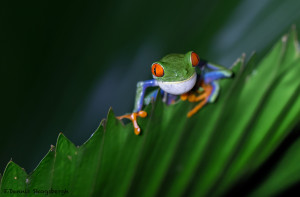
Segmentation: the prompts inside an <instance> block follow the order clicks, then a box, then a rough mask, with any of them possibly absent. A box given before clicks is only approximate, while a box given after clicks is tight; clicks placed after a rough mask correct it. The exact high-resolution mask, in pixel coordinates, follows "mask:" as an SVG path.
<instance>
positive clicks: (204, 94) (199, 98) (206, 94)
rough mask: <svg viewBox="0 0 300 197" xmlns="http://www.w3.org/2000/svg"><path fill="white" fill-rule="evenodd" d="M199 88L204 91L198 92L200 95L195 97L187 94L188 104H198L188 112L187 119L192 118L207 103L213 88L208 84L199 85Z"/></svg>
mask: <svg viewBox="0 0 300 197" xmlns="http://www.w3.org/2000/svg"><path fill="white" fill-rule="evenodd" d="M201 87H202V88H203V89H204V91H202V92H199V91H198V93H200V95H198V96H196V95H195V94H189V95H188V96H187V99H188V101H189V102H199V101H200V103H199V104H198V105H196V106H195V107H194V108H193V109H192V110H191V111H189V112H188V114H187V117H188V118H189V117H191V116H193V115H194V114H195V113H197V112H198V111H199V110H200V109H201V108H202V107H203V106H204V105H205V104H206V103H207V102H208V99H209V96H210V95H211V93H212V91H213V87H212V86H211V85H209V84H204V83H203V84H201Z"/></svg>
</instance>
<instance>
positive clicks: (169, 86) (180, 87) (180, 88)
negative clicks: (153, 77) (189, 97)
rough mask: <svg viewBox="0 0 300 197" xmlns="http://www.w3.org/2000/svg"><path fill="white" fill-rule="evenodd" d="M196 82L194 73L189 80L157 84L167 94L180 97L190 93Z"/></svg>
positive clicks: (159, 82)
mask: <svg viewBox="0 0 300 197" xmlns="http://www.w3.org/2000/svg"><path fill="white" fill-rule="evenodd" d="M196 80H197V74H196V73H194V74H193V75H192V76H191V77H190V78H188V79H186V80H183V81H172V82H163V81H157V83H158V85H159V87H160V88H161V89H162V90H163V91H165V92H167V93H169V94H174V95H180V94H183V93H186V92H188V91H190V90H191V89H192V88H193V87H194V86H195V83H196Z"/></svg>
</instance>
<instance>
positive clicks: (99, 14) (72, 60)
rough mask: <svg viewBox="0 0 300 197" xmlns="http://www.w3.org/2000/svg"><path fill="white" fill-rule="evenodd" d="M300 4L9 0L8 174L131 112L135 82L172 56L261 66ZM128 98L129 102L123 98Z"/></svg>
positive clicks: (5, 31)
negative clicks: (112, 116)
mask: <svg viewBox="0 0 300 197" xmlns="http://www.w3.org/2000/svg"><path fill="white" fill-rule="evenodd" d="M299 8H300V2H299V1H297V0H287V1H280V0H262V1H261V0H254V1H250V0H243V1H238V0H228V1H217V0H211V1H204V0H203V1H180V0H175V1H157V0H155V1H136V0H135V1H134V0H129V1H121V0H113V1H60V2H55V1H34V2H33V1H17V2H16V1H1V2H0V10H1V17H0V27H1V33H0V39H1V45H0V49H1V58H0V65H1V67H0V72H1V104H2V106H1V112H2V113H1V114H2V117H1V138H0V139H1V143H0V157H1V161H0V171H1V172H3V170H4V167H5V165H6V163H7V162H8V161H9V160H10V158H11V157H13V160H14V161H16V162H17V163H19V164H20V165H21V166H24V167H25V169H26V170H27V171H31V170H33V167H34V166H36V165H37V164H38V161H40V159H41V158H42V156H43V155H44V154H45V153H46V152H47V150H48V147H47V146H45V144H51V143H54V142H55V139H56V136H57V133H58V132H64V133H65V134H66V135H67V136H69V137H70V139H71V140H72V141H73V142H74V143H75V144H76V145H80V144H82V143H83V142H84V141H85V139H87V138H88V136H90V135H91V134H92V132H93V131H94V130H95V128H96V127H97V126H98V124H99V122H100V120H101V119H102V118H104V117H105V115H106V113H107V110H108V108H109V106H112V107H113V109H114V111H115V113H116V114H123V113H125V112H128V111H131V110H132V106H133V100H134V94H135V87H136V82H137V81H139V80H145V79H148V78H150V77H151V75H150V70H149V65H151V63H152V62H153V61H155V60H157V59H159V58H161V57H162V56H164V55H165V54H168V53H172V52H178V53H184V52H186V51H189V50H194V51H196V52H197V53H198V54H201V55H200V56H201V57H203V58H205V59H208V60H212V61H213V62H217V63H220V64H223V65H225V66H229V65H230V64H231V63H232V62H233V61H234V60H235V59H236V58H237V57H239V56H240V54H241V53H242V52H246V53H247V54H250V53H251V52H252V51H253V50H256V51H258V52H259V53H258V54H259V56H258V59H260V57H261V56H262V55H264V54H265V52H266V49H268V48H269V47H270V45H271V43H272V42H274V41H275V40H277V39H278V38H279V37H280V35H282V34H283V32H286V31H287V29H288V28H289V27H290V26H291V24H293V23H294V24H300V12H299ZM120 98H122V100H121V99H120Z"/></svg>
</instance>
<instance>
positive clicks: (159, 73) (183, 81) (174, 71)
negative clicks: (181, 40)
mask: <svg viewBox="0 0 300 197" xmlns="http://www.w3.org/2000/svg"><path fill="white" fill-rule="evenodd" d="M199 61H200V60H199V56H198V55H197V54H196V53H195V52H193V51H190V52H188V53H186V54H169V55H167V56H165V57H163V58H162V59H161V60H159V61H157V62H154V63H153V64H152V67H151V70H152V75H153V78H154V79H156V80H157V82H158V85H159V87H160V88H161V89H162V90H164V91H165V92H167V93H170V94H175V95H179V94H183V93H185V92H188V91H190V90H191V89H192V88H193V87H194V85H195V83H196V79H197V75H196V70H195V67H196V66H198V64H199Z"/></svg>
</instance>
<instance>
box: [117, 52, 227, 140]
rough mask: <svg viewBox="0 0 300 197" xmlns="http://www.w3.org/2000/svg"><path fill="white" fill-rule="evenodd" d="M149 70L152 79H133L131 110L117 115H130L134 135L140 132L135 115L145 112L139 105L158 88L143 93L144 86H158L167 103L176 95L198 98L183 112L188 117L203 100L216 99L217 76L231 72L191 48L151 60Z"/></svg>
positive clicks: (182, 97)
mask: <svg viewBox="0 0 300 197" xmlns="http://www.w3.org/2000/svg"><path fill="white" fill-rule="evenodd" d="M151 71H152V76H153V79H152V80H147V81H140V82H138V83H137V91H136V99H135V105H134V110H133V113H131V114H125V115H123V116H119V117H117V118H118V119H120V120H121V119H123V118H126V119H130V120H131V121H132V123H133V126H134V133H135V134H136V135H139V134H140V132H141V129H140V127H139V125H138V124H137V117H142V118H145V117H146V116H147V112H145V111H143V110H142V107H143V105H144V104H148V103H149V102H150V101H151V100H152V99H155V98H156V97H157V94H158V90H156V91H153V92H151V93H150V94H149V95H145V93H146V89H147V88H148V87H155V86H159V87H160V89H161V94H162V96H163V101H164V102H166V103H167V104H171V103H174V102H175V101H176V99H177V98H178V96H179V95H180V98H181V100H188V101H189V102H198V104H197V105H196V106H195V107H194V108H193V109H192V110H191V111H189V112H188V114H187V117H191V116H192V115H194V114H195V113H196V112H197V111H199V110H200V109H201V108H202V107H203V106H204V105H205V104H206V103H208V102H209V103H212V102H214V101H215V100H216V98H217V96H218V94H219V90H220V88H219V85H218V82H217V80H219V79H222V78H229V77H231V76H232V75H233V73H232V71H231V70H229V69H226V68H224V67H222V66H220V65H217V64H213V63H210V62H207V61H204V60H202V59H201V60H200V58H199V56H198V55H197V54H196V53H195V52H193V51H190V52H188V53H186V54H169V55H166V56H165V57H163V58H162V59H161V60H159V61H157V62H154V63H153V64H152V66H151Z"/></svg>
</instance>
